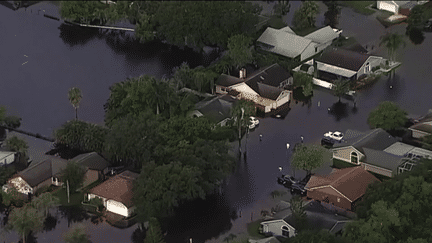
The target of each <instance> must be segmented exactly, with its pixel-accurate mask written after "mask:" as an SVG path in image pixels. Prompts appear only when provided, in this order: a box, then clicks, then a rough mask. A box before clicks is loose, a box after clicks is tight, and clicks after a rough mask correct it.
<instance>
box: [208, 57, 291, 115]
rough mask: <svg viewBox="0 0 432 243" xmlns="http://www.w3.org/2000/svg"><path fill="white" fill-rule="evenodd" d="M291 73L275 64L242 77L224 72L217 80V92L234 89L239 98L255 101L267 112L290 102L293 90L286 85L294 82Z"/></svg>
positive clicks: (223, 92)
mask: <svg viewBox="0 0 432 243" xmlns="http://www.w3.org/2000/svg"><path fill="white" fill-rule="evenodd" d="M292 82H293V80H292V77H291V75H290V73H289V72H288V71H287V70H285V69H284V68H282V67H281V66H279V64H273V65H271V66H268V67H265V68H263V69H261V70H258V71H256V72H254V73H252V74H251V75H250V76H249V77H246V74H244V76H242V77H241V78H235V77H231V76H228V75H224V74H222V75H221V76H220V77H219V79H218V80H217V81H216V93H217V94H231V95H233V91H234V92H235V94H236V98H237V99H245V100H250V101H252V102H254V103H255V104H256V105H257V107H259V108H260V109H262V110H264V111H265V112H266V113H267V112H270V111H271V110H273V109H277V108H278V107H280V106H282V105H284V104H286V103H288V102H289V101H290V97H291V91H288V90H285V89H284V87H286V86H288V85H290V84H292Z"/></svg>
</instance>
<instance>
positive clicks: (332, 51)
mask: <svg viewBox="0 0 432 243" xmlns="http://www.w3.org/2000/svg"><path fill="white" fill-rule="evenodd" d="M314 61H315V63H316V67H317V70H318V76H319V77H320V79H323V80H326V81H330V82H332V81H333V80H336V79H337V78H338V77H342V78H345V79H349V80H357V79H359V78H360V77H362V76H364V75H368V74H370V73H372V72H373V70H374V68H376V67H380V66H381V64H384V63H385V61H386V59H384V58H382V57H378V56H373V55H370V54H366V53H361V52H357V51H353V50H347V49H344V48H336V47H331V48H327V49H326V50H325V51H324V52H323V53H322V54H321V55H320V56H319V57H317V58H315V60H314Z"/></svg>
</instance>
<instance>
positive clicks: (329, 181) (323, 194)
mask: <svg viewBox="0 0 432 243" xmlns="http://www.w3.org/2000/svg"><path fill="white" fill-rule="evenodd" d="M373 182H379V180H378V179H377V178H376V177H375V176H373V175H372V174H371V173H369V172H367V171H366V170H365V169H364V168H363V167H361V166H356V167H350V168H345V169H340V170H334V171H333V172H332V173H331V174H330V175H328V176H321V175H313V176H312V177H311V178H310V180H309V181H308V183H307V184H306V186H305V189H306V190H307V197H309V198H312V199H314V200H317V201H323V202H326V203H331V204H333V205H335V206H338V207H341V208H344V209H348V210H353V208H354V205H355V203H356V202H357V201H358V200H359V199H360V198H361V197H362V196H363V195H364V194H365V193H366V189H367V187H368V185H369V184H371V183H373Z"/></svg>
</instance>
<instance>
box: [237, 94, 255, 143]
mask: <svg viewBox="0 0 432 243" xmlns="http://www.w3.org/2000/svg"><path fill="white" fill-rule="evenodd" d="M255 111H256V109H255V105H254V103H253V102H252V101H248V100H239V102H237V104H236V105H235V106H234V107H233V108H232V109H231V117H232V119H234V122H235V126H236V127H237V128H238V130H239V137H238V139H239V150H240V148H241V130H242V128H243V127H247V126H249V125H250V117H251V116H255V113H256V112H255Z"/></svg>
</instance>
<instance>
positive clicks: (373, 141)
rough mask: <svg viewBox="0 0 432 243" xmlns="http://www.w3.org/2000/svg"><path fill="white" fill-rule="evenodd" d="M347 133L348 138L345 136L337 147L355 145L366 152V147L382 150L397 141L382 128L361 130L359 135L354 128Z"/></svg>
mask: <svg viewBox="0 0 432 243" xmlns="http://www.w3.org/2000/svg"><path fill="white" fill-rule="evenodd" d="M345 134H348V138H347V137H346V136H345V137H344V141H343V142H342V143H340V144H337V145H335V148H338V147H346V146H353V147H354V148H356V149H357V150H359V151H360V152H362V153H363V154H364V153H365V152H364V148H369V149H375V150H381V151H382V150H384V149H386V148H387V147H389V146H390V145H392V144H394V143H396V142H397V140H396V139H395V138H394V137H392V136H391V135H390V134H388V133H387V132H386V131H384V130H383V129H381V128H376V129H373V130H371V131H369V132H367V133H364V134H361V133H360V132H359V133H357V136H354V134H355V132H353V131H352V130H349V131H347V132H346V133H345Z"/></svg>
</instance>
